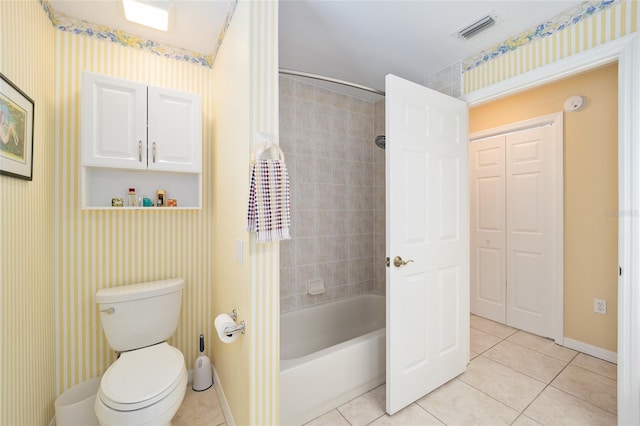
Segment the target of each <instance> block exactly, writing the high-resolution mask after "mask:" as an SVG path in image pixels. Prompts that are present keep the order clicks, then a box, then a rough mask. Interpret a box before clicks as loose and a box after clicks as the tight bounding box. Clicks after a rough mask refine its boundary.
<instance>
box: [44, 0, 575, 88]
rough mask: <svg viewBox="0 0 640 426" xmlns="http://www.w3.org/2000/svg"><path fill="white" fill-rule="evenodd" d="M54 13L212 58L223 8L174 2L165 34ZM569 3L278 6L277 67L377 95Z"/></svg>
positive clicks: (92, 10)
mask: <svg viewBox="0 0 640 426" xmlns="http://www.w3.org/2000/svg"><path fill="white" fill-rule="evenodd" d="M50 3H51V5H52V7H53V9H54V10H55V11H56V12H62V13H64V14H65V15H67V16H70V17H74V18H79V19H82V20H85V21H88V22H91V23H95V24H101V25H106V26H109V27H111V28H113V29H118V30H123V31H125V32H127V33H130V34H133V35H137V36H141V37H144V38H147V39H151V40H154V41H158V42H162V43H166V44H170V45H173V46H176V47H181V48H184V49H187V50H189V51H193V52H198V53H203V54H211V53H213V50H214V46H215V43H216V41H217V39H218V35H219V34H220V31H221V29H222V27H223V25H224V22H225V18H226V15H227V12H228V10H229V7H230V5H231V3H232V2H231V1H230V0H175V4H174V6H173V17H172V18H171V21H170V30H169V31H168V32H166V33H165V32H162V31H157V30H153V29H147V28H145V27H143V26H140V25H138V24H133V23H130V22H128V21H126V20H125V19H124V17H123V11H122V4H121V2H120V1H115V0H92V1H89V0H50ZM581 3H583V1H580V0H578V1H576V0H551V1H548V0H519V1H514V0H511V1H506V0H503V1H480V0H475V1H473V0H471V1H469V0H467V1H462V0H440V1H437V0H412V1H402V0H370V1H362V0H357V1H351V0H339V1H338V0H336V1H331V0H281V1H280V5H279V10H280V16H279V40H280V42H279V43H280V44H279V55H280V67H281V68H288V69H294V70H300V71H305V72H310V73H315V74H321V75H326V76H330V77H333V78H338V79H342V80H347V81H352V82H354V83H358V84H362V85H365V86H370V87H373V88H376V89H384V76H385V75H386V74H389V73H392V74H396V75H398V76H400V77H403V78H406V79H408V80H412V81H421V80H423V79H424V78H425V77H426V76H428V75H430V74H432V73H433V72H435V71H438V70H440V69H442V68H444V67H447V66H449V65H451V64H453V63H455V62H456V61H460V60H463V59H465V58H467V57H469V56H471V55H473V54H476V53H479V52H480V51H482V50H484V49H486V48H489V47H491V46H493V45H495V44H496V43H499V42H501V41H504V40H506V39H508V38H509V37H511V36H514V35H517V34H520V33H522V32H524V31H526V30H529V29H531V28H533V27H535V26H536V25H537V24H539V23H541V22H543V21H545V20H547V19H549V18H553V17H555V16H558V15H560V14H562V13H563V12H566V11H567V10H570V9H572V8H574V7H576V6H578V5H579V4H581ZM488 13H494V14H495V15H497V21H498V22H497V24H496V25H494V26H493V27H491V28H489V29H488V30H486V31H485V32H483V33H481V34H479V35H477V36H476V37H474V38H473V39H470V40H461V39H459V38H457V37H456V36H455V35H453V34H454V33H455V32H456V31H458V30H460V29H461V28H463V27H465V26H467V25H468V24H470V23H472V22H474V21H476V20H477V19H479V18H481V17H482V16H484V15H486V14H488Z"/></svg>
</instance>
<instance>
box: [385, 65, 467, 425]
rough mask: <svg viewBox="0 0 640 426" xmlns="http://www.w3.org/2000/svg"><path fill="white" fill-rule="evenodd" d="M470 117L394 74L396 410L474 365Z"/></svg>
mask: <svg viewBox="0 0 640 426" xmlns="http://www.w3.org/2000/svg"><path fill="white" fill-rule="evenodd" d="M467 122H468V115H467V106H466V104H465V103H464V102H462V101H459V100H457V99H454V98H451V97H449V96H445V95H443V94H441V93H438V92H435V91H433V90H430V89H427V88H425V87H423V86H420V85H418V84H415V83H411V82H409V81H406V80H403V79H401V78H398V77H396V76H393V75H388V76H387V78H386V137H387V145H386V195H387V204H386V231H387V232H386V238H387V241H386V244H387V256H389V257H390V258H391V260H390V266H389V267H388V268H387V275H386V295H387V297H386V304H387V305H386V312H387V336H386V352H387V353H386V355H387V359H386V361H387V372H386V376H387V377H386V379H387V383H386V398H387V407H386V409H387V412H388V413H389V414H393V413H395V412H397V411H398V410H400V409H401V408H403V407H405V406H407V405H409V404H410V403H412V402H413V401H415V400H417V399H418V398H420V397H422V396H423V395H425V394H427V393H429V392H430V391H432V390H433V389H436V388H437V387H439V386H440V385H442V384H444V383H446V382H447V381H449V380H451V379H452V378H454V377H456V376H457V375H459V374H461V373H462V372H464V370H465V368H466V366H467V363H468V362H469V201H468V200H469V198H468V194H469V193H468V187H469V184H468V182H469V179H468V163H467V160H468V143H467V141H468V133H467V132H468V130H467V129H468V124H467ZM396 256H398V257H399V258H401V259H402V261H403V262H407V263H406V264H404V265H403V264H398V265H399V266H394V258H395V257H396Z"/></svg>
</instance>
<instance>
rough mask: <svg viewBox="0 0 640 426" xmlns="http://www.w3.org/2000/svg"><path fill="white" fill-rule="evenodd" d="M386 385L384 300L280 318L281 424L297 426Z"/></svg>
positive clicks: (370, 298)
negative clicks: (381, 385)
mask: <svg viewBox="0 0 640 426" xmlns="http://www.w3.org/2000/svg"><path fill="white" fill-rule="evenodd" d="M384 380H385V299H384V297H382V296H377V295H372V294H366V295H359V296H353V297H349V298H346V299H341V300H338V301H336V302H331V303H325V304H322V305H317V306H312V307H310V308H305V309H300V310H297V311H293V312H288V313H285V314H282V315H281V316H280V421H281V424H283V425H300V424H303V423H306V422H308V421H310V420H312V419H314V418H316V417H318V416H319V415H321V414H323V413H325V412H327V411H329V410H332V409H334V408H336V407H338V406H340V405H342V404H344V403H345V402H348V401H350V400H351V399H353V398H355V397H356V396H358V395H361V394H363V393H365V392H367V391H368V390H370V389H373V388H375V387H376V386H378V385H380V384H382V383H384Z"/></svg>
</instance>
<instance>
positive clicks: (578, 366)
mask: <svg viewBox="0 0 640 426" xmlns="http://www.w3.org/2000/svg"><path fill="white" fill-rule="evenodd" d="M580 354H583V355H587V354H585V353H583V352H578V355H580ZM587 356H590V355H587ZM576 358H577V355H576V356H575V357H574V358H573V360H571V362H570V364H571V363H572V362H573V361H575V359H576ZM594 358H595V357H594ZM596 359H599V358H596ZM603 361H604V360H603ZM604 362H609V361H604ZM572 365H573V366H574V367H576V368H581V369H583V370H585V371H588V372H590V373H593V374H595V375H597V376H600V377H604V378H605V379H609V380H613V381H614V382H616V383H617V381H618V379H617V377H616V378H615V379H612V378H611V377H609V376H607V375H604V374H601V373H599V372H598V371H593V370H591V369H590V368H586V367H583V366H581V365H576V364H572ZM617 368H618V367H617V366H616V369H617Z"/></svg>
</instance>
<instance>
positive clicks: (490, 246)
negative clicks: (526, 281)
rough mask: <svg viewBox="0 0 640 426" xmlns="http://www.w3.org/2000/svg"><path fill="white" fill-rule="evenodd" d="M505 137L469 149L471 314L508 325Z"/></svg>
mask: <svg viewBox="0 0 640 426" xmlns="http://www.w3.org/2000/svg"><path fill="white" fill-rule="evenodd" d="M504 141H505V137H504V136H494V137H490V138H487V139H482V140H479V141H474V142H473V143H471V144H470V145H469V164H470V165H471V167H470V170H469V175H470V176H469V177H470V181H471V185H470V188H469V193H470V197H469V199H470V202H471V206H470V207H471V231H470V232H471V234H470V235H471V265H472V266H471V277H470V279H471V312H472V313H474V314H476V315H480V316H483V317H485V318H489V319H492V320H494V321H498V322H501V323H503V324H504V323H506V320H507V307H506V291H505V287H506V278H505V274H506V265H505V258H506V253H505V245H506V242H507V238H506V229H505V222H506V220H505V176H504V175H505V165H504V151H505V149H504V148H505V147H504Z"/></svg>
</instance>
